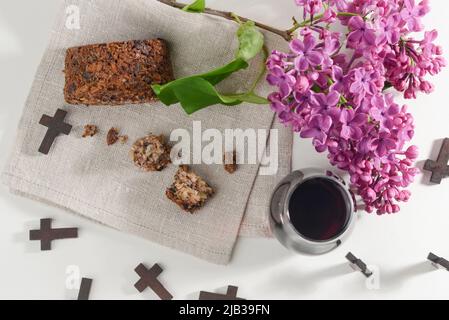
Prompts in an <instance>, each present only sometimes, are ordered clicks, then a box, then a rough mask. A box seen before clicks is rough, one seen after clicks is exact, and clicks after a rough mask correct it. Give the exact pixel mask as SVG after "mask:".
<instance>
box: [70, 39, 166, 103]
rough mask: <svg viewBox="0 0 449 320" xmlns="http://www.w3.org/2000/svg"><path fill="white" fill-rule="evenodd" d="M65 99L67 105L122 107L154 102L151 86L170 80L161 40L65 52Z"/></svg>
mask: <svg viewBox="0 0 449 320" xmlns="http://www.w3.org/2000/svg"><path fill="white" fill-rule="evenodd" d="M64 72H65V87H64V97H65V100H66V102H67V103H70V104H84V105H122V104H133V103H146V102H152V101H154V100H156V95H155V94H154V92H153V90H152V89H151V87H150V86H151V85H152V84H164V83H167V82H170V81H172V80H173V69H172V66H171V62H170V56H169V52H168V48H167V44H166V42H165V41H164V40H162V39H153V40H133V41H126V42H113V43H103V44H94V45H87V46H81V47H73V48H69V49H67V52H66V59H65V70H64Z"/></svg>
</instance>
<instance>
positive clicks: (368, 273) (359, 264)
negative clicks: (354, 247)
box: [346, 252, 373, 278]
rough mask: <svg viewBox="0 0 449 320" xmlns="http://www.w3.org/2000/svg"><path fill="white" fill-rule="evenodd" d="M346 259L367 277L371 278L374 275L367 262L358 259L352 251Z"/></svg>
mask: <svg viewBox="0 0 449 320" xmlns="http://www.w3.org/2000/svg"><path fill="white" fill-rule="evenodd" d="M346 259H347V260H348V261H349V262H350V263H351V267H352V268H353V269H354V270H357V271H360V272H361V273H362V274H363V275H364V276H365V277H367V278H369V277H371V276H372V275H373V272H372V271H371V270H369V269H368V267H367V265H366V263H365V262H363V261H362V260H360V259H358V258H357V257H356V256H354V255H353V254H352V253H351V252H349V253H348V254H347V255H346Z"/></svg>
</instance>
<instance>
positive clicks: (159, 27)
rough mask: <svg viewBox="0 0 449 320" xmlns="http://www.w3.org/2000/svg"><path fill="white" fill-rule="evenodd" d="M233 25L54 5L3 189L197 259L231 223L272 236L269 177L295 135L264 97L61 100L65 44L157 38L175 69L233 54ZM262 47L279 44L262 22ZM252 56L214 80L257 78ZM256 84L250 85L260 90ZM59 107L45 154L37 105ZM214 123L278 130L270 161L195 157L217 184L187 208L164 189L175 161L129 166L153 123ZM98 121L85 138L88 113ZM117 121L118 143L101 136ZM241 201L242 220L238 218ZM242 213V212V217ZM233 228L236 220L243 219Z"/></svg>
mask: <svg viewBox="0 0 449 320" xmlns="http://www.w3.org/2000/svg"><path fill="white" fill-rule="evenodd" d="M69 5H70V6H72V7H71V8H73V6H76V8H78V9H79V13H80V28H79V29H72V28H67V25H66V22H67V18H68V17H67V15H66V8H67V7H68V6H69ZM236 28H237V26H236V24H235V23H233V22H230V21H227V20H224V19H222V18H217V17H213V16H209V15H202V14H191V13H185V12H183V11H181V10H178V9H174V8H172V7H169V6H167V5H164V4H162V3H159V2H157V1H152V0H95V1H88V0H85V1H81V0H79V1H75V0H70V1H66V3H65V5H64V6H63V7H62V8H61V11H60V12H59V14H58V19H57V23H56V25H55V28H54V30H53V32H52V36H51V40H50V43H49V46H48V48H47V50H46V52H45V54H44V57H43V59H42V62H41V64H40V66H39V69H38V71H37V74H36V77H35V80H34V83H33V86H32V89H31V92H30V94H29V97H28V99H27V102H26V105H25V108H24V111H23V116H22V119H21V121H20V124H19V129H18V137H17V143H16V144H15V149H14V151H13V153H12V156H11V159H10V161H9V164H8V165H7V167H6V168H5V171H4V172H3V174H2V178H3V181H4V182H5V183H6V184H7V185H8V186H9V187H10V189H11V191H12V192H16V193H19V194H21V195H23V196H27V197H30V198H33V199H37V200H39V201H43V202H46V203H50V204H52V205H55V206H59V207H62V208H64V209H67V210H68V211H72V212H75V213H78V214H80V215H82V216H84V217H87V218H90V219H92V220H94V221H97V222H99V223H102V224H105V225H108V226H110V227H112V228H115V229H118V230H120V231H124V232H129V233H132V234H135V235H138V236H141V237H144V238H146V239H149V240H151V241H154V242H157V243H159V244H161V245H164V246H167V247H171V248H174V249H176V250H179V251H182V252H185V253H188V254H191V255H194V256H196V257H199V258H201V259H204V260H207V261H210V262H213V263H218V264H226V263H228V262H229V260H230V258H231V254H232V250H233V247H234V245H235V242H236V239H237V236H238V234H239V231H240V233H241V234H242V235H247V236H269V234H270V232H269V227H268V221H267V210H268V202H269V198H270V193H271V190H272V189H273V187H274V185H275V184H276V183H277V182H278V181H279V180H280V179H281V178H282V177H283V176H284V175H285V174H287V173H288V172H289V170H290V158H291V144H292V137H291V133H290V132H289V130H288V129H286V128H283V127H282V125H280V124H279V122H278V121H277V120H274V119H275V117H274V114H273V112H272V111H271V110H270V108H269V107H267V106H257V105H251V104H242V105H240V106H236V107H226V106H213V107H210V108H207V109H204V110H201V111H200V112H197V113H195V114H194V115H192V116H187V115H186V114H185V113H184V111H183V110H182V108H181V107H180V106H178V105H177V106H171V107H166V106H164V105H162V104H161V103H159V102H157V103H153V104H142V105H126V106H120V107H118V106H111V107H85V106H73V105H67V104H66V103H65V102H64V97H63V87H64V74H63V72H62V71H63V69H64V58H65V51H66V49H67V48H69V47H72V46H79V45H86V44H94V43H104V42H112V41H125V40H134V39H152V38H163V39H165V40H166V41H167V42H168V44H169V47H170V53H171V58H172V62H173V68H174V72H175V76H176V77H182V76H187V75H191V74H196V73H199V72H203V71H209V70H211V69H212V68H215V67H218V66H221V65H223V64H225V63H227V62H229V61H231V59H232V58H233V56H234V53H235V50H236V48H237V45H238V44H237V42H236V39H235V32H236ZM265 37H266V44H267V46H268V48H269V50H272V49H275V48H276V49H285V46H286V43H285V42H284V40H283V39H281V38H280V37H278V36H276V35H274V34H270V33H265ZM260 63H261V61H258V62H257V65H256V63H255V65H254V66H251V67H250V68H249V69H248V70H247V71H244V72H241V73H239V74H238V75H234V76H232V78H230V79H229V80H227V81H226V82H224V83H223V84H222V86H221V88H220V90H222V91H223V92H233V91H235V90H236V88H240V87H243V88H244V87H246V86H247V85H248V84H249V83H251V81H252V80H253V79H254V78H255V77H256V75H257V73H258V71H259V70H260ZM269 89H270V88H269V86H268V85H267V84H266V83H262V84H261V85H260V87H259V88H258V91H259V92H261V93H262V94H267V93H268V92H269ZM58 108H60V109H64V110H66V111H67V112H68V115H67V117H66V119H65V121H66V122H68V123H69V124H71V125H73V130H72V132H71V133H70V135H68V136H64V135H62V136H59V137H58V138H57V139H56V141H55V143H54V144H53V146H52V148H51V150H50V153H49V154H48V155H43V154H40V153H38V149H39V145H40V143H41V142H42V139H43V137H44V135H45V133H46V130H47V128H46V127H44V126H42V125H40V124H39V120H40V118H41V117H42V115H43V114H47V115H50V116H53V114H54V113H55V111H56V110H57V109H58ZM193 121H201V125H202V129H203V130H206V129H209V128H215V129H218V130H220V131H222V132H224V130H225V129H233V128H242V129H246V128H254V129H266V130H269V129H270V128H276V129H278V130H279V131H278V132H279V159H278V160H279V170H278V172H277V174H276V175H271V176H259V175H258V170H259V165H241V166H240V168H239V170H238V171H237V172H236V173H234V174H233V175H230V174H228V173H226V172H225V171H224V169H223V166H221V165H204V164H201V165H194V166H193V169H194V171H195V172H197V173H198V174H199V175H200V176H202V177H203V178H205V180H206V181H208V182H209V183H210V184H211V185H212V186H213V187H214V188H215V189H216V194H215V195H214V197H213V198H211V199H210V200H209V201H208V202H207V203H206V206H205V207H204V208H202V209H201V210H200V211H199V212H198V213H196V214H194V215H190V214H186V213H183V212H181V211H180V209H179V208H178V207H177V206H175V205H174V204H173V203H172V202H170V201H168V199H166V197H165V194H164V193H165V189H166V187H168V186H169V185H170V184H171V183H172V181H173V176H174V174H175V172H176V170H177V167H176V166H174V165H171V166H169V167H168V168H167V169H165V170H163V171H162V172H155V173H147V172H143V171H140V170H139V169H138V168H137V167H135V166H134V164H133V163H132V161H131V160H130V158H129V154H128V153H129V150H130V146H131V144H132V143H133V142H134V140H136V139H138V138H140V137H142V136H145V135H147V134H148V133H150V132H152V133H154V134H164V135H165V136H167V137H169V136H170V132H171V131H172V130H174V129H178V128H184V129H187V130H188V131H190V132H191V131H192V122H193ZM91 123H93V124H96V125H97V126H98V128H99V130H100V132H99V134H98V135H97V136H95V137H93V138H82V137H81V132H82V129H83V126H84V125H86V124H91ZM111 127H118V128H119V129H120V131H121V133H123V134H126V135H128V136H129V137H130V141H129V142H128V144H127V145H121V144H116V145H113V146H107V145H106V142H105V140H106V138H105V135H106V132H107V131H108V130H109V128H111ZM245 212H246V216H245V219H243V217H244V214H245ZM242 219H243V223H242ZM240 227H241V229H240Z"/></svg>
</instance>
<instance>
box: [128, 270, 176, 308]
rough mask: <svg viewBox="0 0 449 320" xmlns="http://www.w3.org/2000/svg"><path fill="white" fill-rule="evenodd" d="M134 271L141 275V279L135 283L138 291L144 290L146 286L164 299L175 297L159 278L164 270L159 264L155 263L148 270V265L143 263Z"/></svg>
mask: <svg viewBox="0 0 449 320" xmlns="http://www.w3.org/2000/svg"><path fill="white" fill-rule="evenodd" d="M134 271H135V272H136V273H137V274H138V275H139V276H140V280H139V281H137V282H136V284H135V285H134V287H135V288H136V289H137V291H139V292H143V291H144V290H145V289H146V288H148V287H150V289H151V290H153V291H154V292H155V293H156V294H157V295H158V296H159V298H161V299H162V300H171V299H173V296H172V295H171V293H170V292H168V291H167V289H165V288H164V286H163V285H162V284H161V283H160V282H159V280H157V277H158V276H159V275H160V274H161V273H162V271H163V270H162V268H161V267H160V266H159V265H158V264H155V265H154V266H152V267H151V269H150V270H148V269H147V267H145V265H143V264H142V263H141V264H139V265H138V266H137V267H136V268H135V269H134Z"/></svg>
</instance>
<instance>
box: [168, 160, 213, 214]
mask: <svg viewBox="0 0 449 320" xmlns="http://www.w3.org/2000/svg"><path fill="white" fill-rule="evenodd" d="M214 193H215V191H214V189H212V188H211V187H210V186H209V185H208V184H207V182H206V181H204V180H203V179H202V178H201V177H200V176H198V175H197V174H195V173H194V172H192V171H191V170H190V168H189V167H188V166H186V165H182V166H180V167H179V169H178V172H177V173H176V175H175V181H174V182H173V184H172V185H171V186H170V187H169V188H167V190H166V191H165V195H166V196H167V198H168V199H170V200H171V201H173V202H174V203H176V204H177V205H178V206H179V207H180V208H181V209H182V210H184V211H186V212H189V213H194V212H195V211H196V210H198V209H200V208H201V207H203V206H204V204H205V203H206V201H207V199H209V198H210V197H211V196H212V195H213V194H214Z"/></svg>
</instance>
